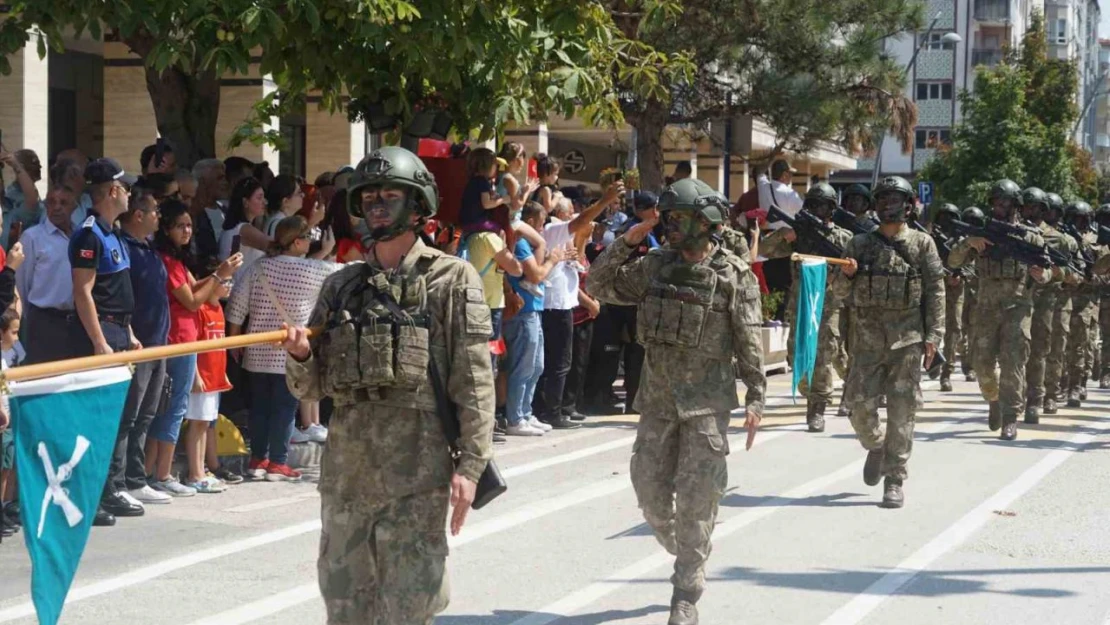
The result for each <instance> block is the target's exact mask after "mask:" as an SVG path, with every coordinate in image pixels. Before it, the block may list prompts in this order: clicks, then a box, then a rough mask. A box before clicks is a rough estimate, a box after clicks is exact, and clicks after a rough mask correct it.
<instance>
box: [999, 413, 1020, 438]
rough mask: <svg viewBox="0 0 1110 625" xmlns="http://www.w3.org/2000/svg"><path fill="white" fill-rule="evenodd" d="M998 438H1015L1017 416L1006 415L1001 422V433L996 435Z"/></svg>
mask: <svg viewBox="0 0 1110 625" xmlns="http://www.w3.org/2000/svg"><path fill="white" fill-rule="evenodd" d="M998 438H999V439H1000V440H1004V441H1012V440H1014V439H1016V438H1017V417H1016V416H1014V417H1006V419H1005V422H1004V423H1003V424H1002V433H1001V434H999V435H998Z"/></svg>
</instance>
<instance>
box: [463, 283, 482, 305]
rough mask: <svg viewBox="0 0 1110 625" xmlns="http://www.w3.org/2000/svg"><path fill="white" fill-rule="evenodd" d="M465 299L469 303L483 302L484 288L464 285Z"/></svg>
mask: <svg viewBox="0 0 1110 625" xmlns="http://www.w3.org/2000/svg"><path fill="white" fill-rule="evenodd" d="M466 301H467V302H470V303H474V304H476V303H485V301H486V292H485V290H484V289H481V288H478V287H472V286H468V287H466Z"/></svg>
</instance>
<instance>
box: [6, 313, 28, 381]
mask: <svg viewBox="0 0 1110 625" xmlns="http://www.w3.org/2000/svg"><path fill="white" fill-rule="evenodd" d="M0 358H3V359H4V364H5V365H7V366H8V367H18V366H19V365H20V364H21V363H22V362H23V361H24V360H25V359H26V358H27V352H25V351H23V344H22V343H20V342H19V313H17V312H16V311H14V310H8V311H7V312H5V313H4V314H3V315H2V316H0Z"/></svg>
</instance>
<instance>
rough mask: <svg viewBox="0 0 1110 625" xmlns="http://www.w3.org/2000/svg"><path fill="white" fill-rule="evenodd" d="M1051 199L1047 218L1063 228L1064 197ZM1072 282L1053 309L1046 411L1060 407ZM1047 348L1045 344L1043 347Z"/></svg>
mask: <svg viewBox="0 0 1110 625" xmlns="http://www.w3.org/2000/svg"><path fill="white" fill-rule="evenodd" d="M1045 197H1046V199H1047V200H1048V211H1047V212H1046V213H1045V215H1044V221H1045V223H1046V224H1048V225H1049V226H1050V227H1052V228H1054V229H1056V230H1057V231H1059V228H1058V227H1057V226H1059V225H1060V220H1061V219H1063V217H1064V199H1063V198H1061V197H1060V196H1059V195H1057V194H1056V193H1047V194H1045ZM1067 239H1068V240H1069V241H1071V242H1075V239H1074V238H1072V237H1071V236H1068V237H1067ZM1074 249H1075V251H1076V252H1078V251H1079V246H1078V244H1076V245H1075V247H1074ZM1074 286H1075V285H1074V282H1073V283H1072V284H1067V283H1065V284H1064V285H1062V286H1061V287H1060V292H1059V293H1058V294H1057V296H1056V306H1055V307H1054V308H1053V310H1052V321H1051V325H1052V332H1051V334H1052V342H1051V345H1050V346H1049V350H1048V357H1047V358H1046V359H1045V372H1044V404H1043V406H1042V408H1043V410H1044V414H1050V415H1051V414H1056V413H1057V412H1058V411H1059V404H1058V402H1059V399H1060V387H1061V384H1062V382H1063V380H1062V378H1063V376H1064V365H1065V362H1066V361H1067V348H1068V336H1069V334H1071V311H1072V308H1071V299H1072V293H1071V289H1072V288H1073V287H1074ZM1042 349H1043V347H1042Z"/></svg>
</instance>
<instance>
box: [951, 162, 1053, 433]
mask: <svg viewBox="0 0 1110 625" xmlns="http://www.w3.org/2000/svg"><path fill="white" fill-rule="evenodd" d="M1022 202H1023V200H1022V195H1021V189H1020V188H1019V187H1018V186H1017V184H1016V183H1014V182H1013V181H1012V180H1000V181H998V182H997V183H995V185H994V186H993V187H992V188H991V191H990V204H991V213H992V216H993V218H994V219H996V220H998V221H1001V222H1003V223H1006V224H1009V225H1012V226H1018V225H1019V210H1018V209H1019V208H1020V206H1021V204H1022ZM1024 239H1025V240H1026V241H1028V242H1030V243H1032V244H1034V245H1037V246H1041V245H1044V239H1043V238H1042V237H1041V235H1039V234H1037V233H1036V232H1034V231H1032V230H1028V229H1027V230H1026V232H1025V233H1024ZM989 245H990V242H989V241H987V240H986V239H984V238H981V237H967V238H965V239H963V240H962V241H960V242H959V243H957V244H956V246H955V247H954V248H953V249H952V253H951V254H950V255H949V256H948V264H949V266H951V267H953V268H959V267H962V266H964V265H966V264H968V263H969V262H971V261H972V258H973V257H972V255H971V254H970V252H971V251H972V250H974V251H975V252H976V254H975V256H974V261H975V264H976V270H975V273H976V275H978V276H979V301H978V308H977V309H976V311H975V321H974V323H975V328H974V330H973V334H974V340H975V349H974V358H975V372H976V373H977V374H978V375H979V390H980V392H982V394H983V398H984V399H986V400H987V401H989V402H990V418H989V419H988V424H989V427H990V429H991V431H998V430H999V429H1001V430H1002V433H1001V435H1000V438H1001V439H1002V440H1004V441H1012V440H1014V439H1015V438H1017V416H1018V414H1019V413H1022V412H1024V411H1025V363H1026V362H1027V361H1028V360H1029V332H1030V325H1031V323H1032V317H1033V284H1034V283H1038V284H1045V283H1046V282H1048V281H1049V279H1050V275H1049V273H1047V272H1045V271H1044V269H1043V268H1041V267H1036V266H1028V265H1025V264H1022V263H1019V262H1018V261H1016V260H1014V259H1013V258H1010V257H1007V256H1004V255H994V254H990V253H987V247H988V246H989ZM996 367H999V369H996Z"/></svg>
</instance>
